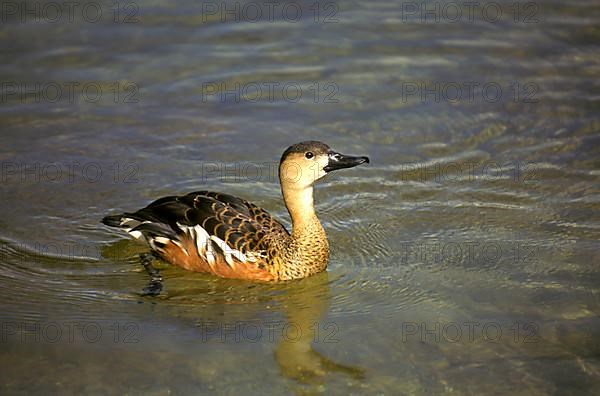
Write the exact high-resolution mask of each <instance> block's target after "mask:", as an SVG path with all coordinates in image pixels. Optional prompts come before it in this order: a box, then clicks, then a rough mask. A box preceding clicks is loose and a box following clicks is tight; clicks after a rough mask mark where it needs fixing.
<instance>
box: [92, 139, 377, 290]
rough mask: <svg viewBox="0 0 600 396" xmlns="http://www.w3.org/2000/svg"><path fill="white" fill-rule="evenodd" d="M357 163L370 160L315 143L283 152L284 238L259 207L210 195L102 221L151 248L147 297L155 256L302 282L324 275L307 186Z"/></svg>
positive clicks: (324, 255)
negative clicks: (289, 221)
mask: <svg viewBox="0 0 600 396" xmlns="http://www.w3.org/2000/svg"><path fill="white" fill-rule="evenodd" d="M363 163H369V158H368V157H352V156H348V155H342V154H339V153H336V152H335V151H333V150H331V149H330V148H329V146H327V145H326V144H324V143H321V142H318V141H307V142H302V143H297V144H294V145H293V146H291V147H289V148H288V149H287V150H285V152H284V153H283V155H282V156H281V160H280V163H279V180H280V183H281V191H282V193H283V200H284V202H285V206H286V207H287V209H288V212H289V214H290V217H291V219H292V232H291V234H290V233H289V232H288V231H287V230H286V229H285V227H284V226H283V225H282V224H281V223H280V222H278V221H277V220H275V219H274V218H273V217H271V215H270V214H269V213H267V212H266V211H265V210H264V209H261V208H259V207H258V206H256V205H254V204H252V203H250V202H248V201H245V200H243V199H241V198H237V197H234V196H232V195H228V194H222V193H217V192H210V191H198V192H192V193H189V194H187V195H182V196H169V197H164V198H161V199H158V200H156V201H154V202H152V203H151V204H150V205H148V206H146V207H145V208H143V209H140V210H138V211H137V212H133V213H123V214H119V215H112V216H107V217H105V218H104V219H102V222H103V223H104V224H106V225H108V226H111V227H120V228H122V229H124V230H125V231H126V232H128V233H129V234H130V235H132V236H133V237H135V238H138V239H139V238H142V237H143V238H144V239H145V240H146V241H147V242H148V244H149V245H150V247H151V248H152V251H151V253H145V254H142V255H141V256H140V257H141V259H142V264H143V265H144V267H145V268H146V270H147V271H148V272H149V274H150V276H151V282H150V285H149V287H148V288H146V289H145V291H146V292H147V294H156V293H157V292H160V289H161V288H162V285H161V283H160V282H161V281H162V279H161V278H160V275H159V273H158V271H157V270H156V269H155V268H154V267H153V266H152V260H153V259H154V258H155V257H159V258H162V259H164V260H165V261H167V262H169V263H172V264H174V265H177V266H180V267H182V268H185V269H187V270H191V271H198V272H206V273H210V274H214V275H217V276H220V277H223V278H239V279H250V280H261V281H280V280H290V279H298V278H304V277H307V276H310V275H313V274H316V273H318V272H321V271H323V270H325V268H326V267H327V262H328V260H329V243H328V241H327V235H326V234H325V231H324V230H323V227H322V226H321V222H320V221H319V219H318V218H317V216H316V214H315V208H314V204H313V185H314V183H315V182H316V181H317V180H319V179H322V178H323V177H325V175H327V174H328V173H329V172H331V171H334V170H337V169H343V168H351V167H354V166H357V165H360V164H363Z"/></svg>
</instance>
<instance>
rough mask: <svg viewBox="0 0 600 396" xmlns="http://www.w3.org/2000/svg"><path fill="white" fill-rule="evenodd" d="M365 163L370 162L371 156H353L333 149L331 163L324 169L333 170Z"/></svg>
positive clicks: (330, 154)
mask: <svg viewBox="0 0 600 396" xmlns="http://www.w3.org/2000/svg"><path fill="white" fill-rule="evenodd" d="M364 163H367V164H368V163H369V157H353V156H350V155H344V154H340V153H336V152H334V151H332V152H330V153H329V163H328V164H327V166H326V167H325V168H323V170H324V171H325V172H331V171H334V170H337V169H344V168H352V167H354V166H357V165H360V164H364Z"/></svg>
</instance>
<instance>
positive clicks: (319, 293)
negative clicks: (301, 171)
mask: <svg viewBox="0 0 600 396" xmlns="http://www.w3.org/2000/svg"><path fill="white" fill-rule="evenodd" d="M288 286H289V287H287V290H286V295H285V298H284V299H283V300H282V301H281V302H282V304H283V311H284V312H285V314H286V317H287V320H288V323H291V324H294V327H295V328H296V329H297V333H298V334H299V335H300V336H299V337H297V338H295V339H294V340H293V341H292V340H290V339H288V338H287V337H284V338H283V339H282V340H281V342H280V343H279V344H278V345H277V348H276V350H275V358H276V359H277V363H278V364H279V367H280V368H281V372H282V374H283V375H285V376H286V377H288V378H291V379H294V380H296V381H299V382H302V383H323V382H324V378H323V377H325V376H327V375H331V374H334V373H340V374H343V375H347V376H349V377H351V378H353V379H356V380H359V379H362V378H364V375H365V370H364V369H363V368H361V367H355V366H350V365H345V364H342V363H339V362H335V361H333V360H331V359H329V358H328V357H327V356H326V355H325V354H323V353H320V352H319V351H316V350H315V349H314V348H313V344H314V343H323V344H325V345H327V344H329V345H330V346H332V347H335V344H336V343H337V341H338V339H337V338H336V337H337V336H338V335H337V333H338V330H339V327H338V325H337V324H336V323H335V322H325V316H326V314H327V310H328V308H329V305H330V302H331V294H330V288H329V274H328V273H327V272H323V273H321V274H318V275H316V276H314V277H311V278H308V279H307V280H306V281H299V282H291V283H290V284H289V285H288Z"/></svg>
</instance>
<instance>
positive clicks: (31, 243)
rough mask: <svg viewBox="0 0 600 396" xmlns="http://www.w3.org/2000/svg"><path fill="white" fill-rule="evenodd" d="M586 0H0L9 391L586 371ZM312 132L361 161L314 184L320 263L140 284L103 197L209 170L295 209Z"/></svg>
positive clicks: (386, 390)
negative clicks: (323, 235) (269, 279)
mask: <svg viewBox="0 0 600 396" xmlns="http://www.w3.org/2000/svg"><path fill="white" fill-rule="evenodd" d="M593 3H594V2H591V1H578V2H569V3H568V5H565V4H562V3H560V2H552V1H544V2H524V3H518V2H517V3H515V2H508V1H506V2H505V1H501V2H494V3H493V4H492V3H490V4H488V3H485V4H486V5H487V6H488V7H491V8H488V9H487V12H488V13H487V14H485V15H484V14H483V12H482V9H478V10H477V9H476V10H474V14H473V16H472V18H469V17H468V14H467V10H464V9H463V12H464V14H463V16H462V18H460V19H459V20H457V21H456V22H453V21H452V20H451V19H455V18H456V15H455V14H451V12H452V11H453V10H452V9H450V8H448V7H449V5H448V4H449V3H446V2H442V3H435V2H428V3H427V6H428V7H429V6H431V7H435V6H436V4H437V5H439V7H440V13H441V15H440V18H439V20H437V21H436V20H431V16H430V17H429V19H426V18H422V17H421V16H420V11H419V7H424V6H423V3H420V2H417V3H408V2H404V3H401V2H391V3H390V2H383V1H369V2H355V1H348V2H343V3H341V2H340V3H338V4H336V3H332V2H321V3H315V2H303V1H301V2H286V3H282V4H288V8H287V12H288V13H287V14H284V13H283V11H282V10H283V5H281V8H275V9H274V14H273V18H269V17H268V14H266V11H265V10H263V14H262V17H259V18H258V19H257V17H256V15H255V14H254V13H252V12H253V11H252V10H251V9H249V8H247V7H248V3H239V4H240V8H239V9H240V11H239V14H235V13H234V14H226V15H224V17H225V18H224V19H225V21H222V20H221V15H220V14H219V9H220V7H224V5H223V3H220V2H212V3H210V2H209V3H205V5H204V6H202V5H201V4H200V3H198V4H196V3H194V2H191V1H190V2H186V1H170V2H168V5H165V4H163V3H161V2H144V3H143V4H142V3H110V2H109V3H90V4H92V6H93V7H96V8H99V9H100V10H102V11H103V13H102V17H101V18H100V20H98V21H97V22H95V23H94V22H92V20H93V19H94V14H92V11H93V10H88V12H89V13H90V14H85V16H82V15H81V9H82V8H83V5H81V6H80V8H76V9H75V14H74V20H73V21H72V22H71V21H69V20H68V17H67V15H66V12H67V11H66V10H64V9H63V10H62V11H63V12H64V14H63V16H62V18H61V19H60V20H58V21H56V22H54V23H50V22H51V21H49V19H52V18H55V16H54V14H51V12H53V11H52V10H51V9H50V8H47V9H44V8H43V6H44V5H47V4H49V3H31V4H33V6H35V4H38V5H39V6H40V7H42V8H40V10H39V14H41V17H40V18H39V20H35V19H34V17H33V16H31V15H30V14H27V13H26V14H25V17H20V16H19V15H21V14H17V16H14V15H13V14H14V12H13V9H12V8H11V9H4V10H3V14H2V18H3V19H2V22H3V24H2V25H1V27H0V41H1V42H2V50H1V51H2V59H3V61H2V62H1V65H0V74H1V75H2V82H3V85H2V87H1V88H2V90H1V93H2V97H1V103H0V104H1V105H0V125H2V145H1V146H0V161H1V163H2V174H1V176H2V183H1V184H0V191H1V196H2V200H0V207H1V209H2V217H1V218H0V297H1V298H0V322H1V323H0V324H1V328H0V330H1V334H0V336H1V339H0V343H1V348H0V367H2V370H0V384H1V385H0V386H1V388H0V389H1V390H0V393H2V394H30V393H43V394H48V393H60V394H81V393H82V392H83V393H93V394H124V393H128V394H167V393H172V394H198V393H200V392H206V393H215V394H237V393H239V392H241V391H248V390H249V391H250V392H251V393H257V394H267V393H282V392H284V393H292V394H293V393H298V394H305V393H306V394H314V393H321V392H328V393H338V394H347V393H349V392H350V393H354V394H423V395H425V394H439V393H445V392H448V393H449V392H454V393H457V394H505V393H508V392H512V393H516V394H527V395H531V394H534V395H535V394H551V393H556V394H570V393H573V394H598V393H599V392H600V361H599V356H600V345H599V343H598V339H599V336H600V319H599V316H598V315H599V313H600V305H599V304H600V290H599V288H598V285H599V284H600V282H599V280H600V270H599V268H598V261H597V260H598V259H599V254H598V252H599V251H600V249H599V248H600V242H599V241H598V240H599V236H600V219H599V217H598V213H599V212H598V209H599V207H600V200H599V199H600V191H599V188H598V186H599V185H600V183H599V181H600V180H599V179H600V170H599V166H598V165H599V163H598V158H599V155H598V154H599V151H600V150H599V147H600V146H599V144H598V143H599V141H600V134H599V131H600V120H599V118H598V109H599V108H598V98H599V96H598V94H599V90H598V88H599V87H598V81H600V80H599V79H598V77H599V76H600V58H599V57H598V42H599V38H600V35H599V34H598V28H597V26H598V22H599V18H598V15H599V12H600V8H599V7H598V6H597V5H594V4H593ZM15 4H16V5H15V7H17V10H18V11H21V10H20V9H19V8H18V7H22V5H19V4H21V3H15ZM53 4H58V3H53ZM82 4H83V3H82ZM206 4H208V5H206ZM232 4H233V5H232ZM254 4H263V3H257V2H255V3H254ZM454 4H456V3H454ZM459 4H461V3H459ZM482 4H483V3H482ZM496 5H502V10H503V13H502V16H499V17H498V16H497V17H494V15H497V14H494V13H493V12H494V11H496V10H497V9H496ZM92 6H90V7H92ZM213 6H214V7H216V10H215V8H214V7H213ZM115 7H116V8H115ZM207 7H208V8H207ZM227 7H235V4H234V3H228V5H227ZM242 7H246V8H242ZM407 7H408V8H407ZM415 7H416V8H415ZM444 7H446V8H444ZM515 7H516V8H515ZM96 8H94V9H96ZM234 9H235V8H234ZM297 9H301V10H302V12H303V14H302V18H298V20H295V19H296V18H295V16H294V15H295V14H293V11H294V10H297ZM444 9H445V10H446V11H443V10H444ZM44 10H45V11H44ZM244 10H245V11H244ZM117 11H118V13H117ZM317 11H318V16H317V14H315V13H316V12H317ZM238 16H241V18H240V19H241V20H236V17H238ZM23 18H24V19H25V20H23ZM252 19H257V20H256V22H252V21H251V20H252ZM496 19H497V20H496ZM493 20H495V22H493ZM36 83H38V84H39V85H38V86H37V87H36V86H35V84H36ZM221 84H224V85H221ZM236 84H239V85H236ZM436 84H437V85H436ZM57 87H58V88H57ZM69 87H72V91H69V89H70V88H69ZM270 87H271V88H272V90H271V88H270ZM470 89H472V90H470ZM222 91H227V92H226V93H223V92H222ZM69 92H72V95H69ZM300 93H301V94H302V96H301V97H299V96H298V95H299V94H300ZM305 139H318V140H323V141H326V142H327V143H329V144H330V145H331V146H332V147H334V148H335V149H337V150H339V151H340V152H343V153H349V154H357V155H369V156H370V158H371V164H370V165H369V166H368V167H359V168H356V169H352V170H347V171H340V172H338V173H337V174H334V175H331V176H329V177H328V178H327V179H326V180H325V181H324V182H323V183H321V185H320V186H319V187H318V188H317V192H316V200H317V207H318V212H319V215H320V218H321V220H322V222H323V224H324V226H325V228H326V230H327V232H328V235H329V239H330V244H331V249H332V255H331V261H330V265H329V269H328V271H327V273H323V274H320V275H318V276H315V277H312V278H309V279H305V280H302V281H297V282H289V283H284V284H274V285H264V284H253V283H248V282H243V281H232V280H221V279H214V278H212V277H209V276H205V275H202V274H193V273H189V272H185V271H183V270H179V269H177V268H172V267H169V266H168V265H166V264H164V263H163V264H161V265H160V266H161V268H162V274H163V276H164V278H165V289H164V291H163V293H162V294H161V295H160V296H158V297H155V298H150V297H141V296H140V292H141V290H142V289H143V287H144V286H145V284H146V282H147V275H146V274H145V273H144V272H143V270H142V269H141V266H140V265H139V262H138V258H137V255H138V253H140V252H143V251H145V247H144V246H143V245H140V244H138V243H136V242H134V241H131V240H129V239H127V238H126V237H125V236H123V235H121V234H120V233H118V232H116V231H114V230H111V229H107V228H106V227H104V226H102V225H100V224H99V220H100V219H101V218H102V216H104V215H105V214H107V213H111V212H116V211H119V210H132V209H136V208H138V207H140V206H143V205H145V204H147V203H148V202H150V201H151V200H152V199H154V198H157V197H160V196H162V195H169V194H177V193H184V192H188V191H193V190H199V189H206V188H209V189H213V190H217V191H224V192H228V193H231V194H236V195H239V196H241V197H244V198H246V199H248V200H251V201H254V202H256V203H257V204H259V205H261V206H263V207H265V208H266V209H268V210H269V211H270V212H271V213H273V214H274V215H275V216H277V217H278V218H280V219H282V221H283V222H284V223H285V224H286V225H289V221H288V219H287V212H286V210H285V207H284V206H283V204H282V201H281V199H280V192H279V185H278V181H277V179H276V177H275V176H274V175H275V173H274V171H275V170H276V166H277V161H278V159H279V156H280V155H281V152H282V150H283V149H284V148H285V147H287V146H288V145H290V144H291V143H294V142H296V141H300V140H305Z"/></svg>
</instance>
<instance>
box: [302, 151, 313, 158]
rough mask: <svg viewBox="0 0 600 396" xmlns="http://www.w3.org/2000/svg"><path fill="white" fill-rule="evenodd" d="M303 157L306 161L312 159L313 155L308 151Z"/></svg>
mask: <svg viewBox="0 0 600 396" xmlns="http://www.w3.org/2000/svg"><path fill="white" fill-rule="evenodd" d="M304 156H305V157H306V159H313V157H314V156H315V155H314V154H313V153H312V151H309V152H307V153H306V154H304Z"/></svg>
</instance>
